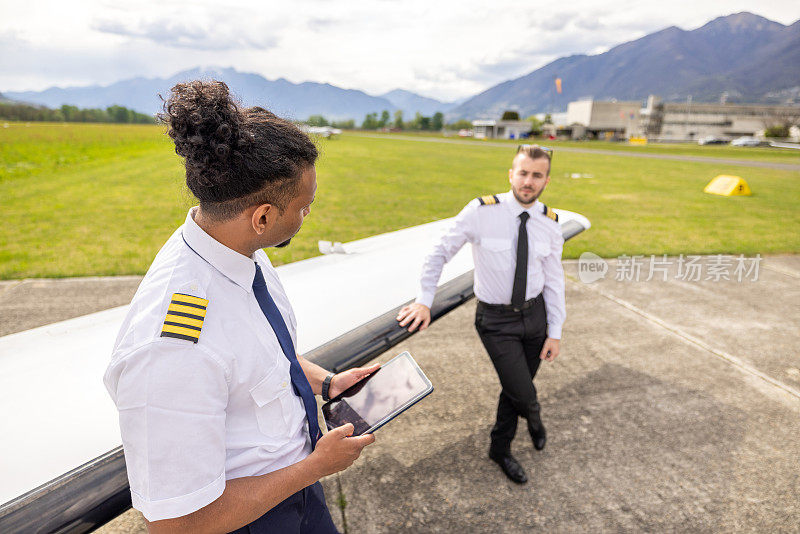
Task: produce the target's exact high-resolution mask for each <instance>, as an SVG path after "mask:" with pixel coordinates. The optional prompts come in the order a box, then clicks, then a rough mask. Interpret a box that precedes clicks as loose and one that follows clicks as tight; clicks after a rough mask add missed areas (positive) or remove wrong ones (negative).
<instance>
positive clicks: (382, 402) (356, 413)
mask: <svg viewBox="0 0 800 534" xmlns="http://www.w3.org/2000/svg"><path fill="white" fill-rule="evenodd" d="M431 391H433V384H431V381H430V380H428V377H427V376H425V373H423V372H422V369H420V368H419V365H417V362H415V361H414V358H412V357H411V354H409V353H408V352H407V351H406V352H404V353H402V354H398V355H397V356H395V357H394V358H392V359H391V360H389V361H388V362H386V363H384V364H383V365H381V367H380V369H378V370H377V371H375V372H374V373H372V374H371V375H369V376H368V377H367V378H365V379H363V380H362V381H360V382H358V383H356V384H354V385H353V386H352V387H350V388H348V389H346V390H345V391H343V392H342V393H340V394H339V395H337V396H336V397H334V398H332V399H331V400H329V401H328V402H327V403H325V404H324V405H323V406H322V415H323V416H324V417H325V424H326V425H327V427H328V430H330V429H332V428H336V427H338V426H342V425H343V424H345V423H353V427H354V430H353V435H354V436H359V435H361V434H370V433H372V432H374V431H375V430H377V429H379V428H380V427H382V426H383V425H385V424H386V423H388V422H389V421H391V420H392V419H394V418H395V417H397V416H398V415H400V414H401V413H403V412H404V411H405V410H407V409H408V408H410V407H411V406H413V405H414V404H416V403H417V402H419V401H420V400H422V399H423V398H425V397H426V396H427V395H429V394H430V393H431Z"/></svg>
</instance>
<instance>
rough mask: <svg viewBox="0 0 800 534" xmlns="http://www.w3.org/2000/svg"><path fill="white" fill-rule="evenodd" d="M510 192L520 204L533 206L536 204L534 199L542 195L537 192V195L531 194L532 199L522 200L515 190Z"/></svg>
mask: <svg viewBox="0 0 800 534" xmlns="http://www.w3.org/2000/svg"><path fill="white" fill-rule="evenodd" d="M511 192H512V193H514V198H516V199H517V200H518V201H519V203H520V204H533V203H534V202H536V199H538V198H539V195H540V194H542V192H541V191H539V192H538V193H533V197H532V198H531V199H530V200H524V199H523V198H521V197H520V195H519V194H518V193H517V191H516V190H515V189H512V190H511Z"/></svg>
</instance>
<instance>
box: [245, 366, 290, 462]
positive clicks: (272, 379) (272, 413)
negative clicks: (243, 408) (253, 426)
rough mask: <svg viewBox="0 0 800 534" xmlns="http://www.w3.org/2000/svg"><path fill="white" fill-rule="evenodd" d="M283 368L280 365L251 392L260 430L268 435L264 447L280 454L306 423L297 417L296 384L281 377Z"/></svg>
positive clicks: (264, 439)
mask: <svg viewBox="0 0 800 534" xmlns="http://www.w3.org/2000/svg"><path fill="white" fill-rule="evenodd" d="M282 370H283V368H282V367H281V366H280V365H278V366H276V367H275V368H274V369H273V370H272V371H270V373H269V374H268V375H267V376H266V377H264V378H263V379H262V380H261V381H260V382H259V383H258V384H256V385H255V386H253V387H252V388H250V396H251V397H252V399H253V409H254V410H255V415H256V420H257V421H258V429H259V430H260V431H261V433H262V434H263V435H264V438H263V446H264V448H265V449H267V450H268V451H276V450H278V449H279V448H280V447H281V445H283V444H284V443H286V441H288V440H289V438H291V437H292V436H293V435H294V432H296V431H297V428H296V427H297V426H298V425H297V423H298V422H299V423H300V424H302V419H300V418H298V414H297V413H296V410H295V408H296V406H295V403H296V400H295V398H294V397H295V395H294V392H293V390H292V382H291V380H290V378H289V377H288V376H286V377H284V376H281V371H282Z"/></svg>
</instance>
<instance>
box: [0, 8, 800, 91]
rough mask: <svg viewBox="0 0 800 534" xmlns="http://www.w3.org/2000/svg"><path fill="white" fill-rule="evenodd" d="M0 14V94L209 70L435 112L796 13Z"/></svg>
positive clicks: (73, 11) (760, 10) (797, 12)
mask: <svg viewBox="0 0 800 534" xmlns="http://www.w3.org/2000/svg"><path fill="white" fill-rule="evenodd" d="M0 2H1V3H2V4H3V5H2V6H1V8H2V12H3V14H4V17H3V19H2V20H0V91H3V90H7V91H10V90H24V89H43V88H45V87H48V86H52V85H66V84H76V83H79V84H88V83H99V84H104V85H105V84H109V83H112V82H114V81H117V80H119V79H123V78H130V77H135V76H146V77H151V76H165V75H168V74H172V73H174V72H177V71H179V70H183V69H187V68H191V67H194V66H197V65H203V64H204V65H210V64H211V65H220V66H231V67H234V68H236V69H237V70H241V71H249V72H257V73H259V74H261V75H263V76H265V77H267V78H270V79H275V78H279V77H284V78H286V79H288V80H290V81H292V82H302V81H307V80H311V81H318V82H328V83H331V84H334V85H338V86H340V87H344V88H357V89H362V90H365V91H367V92H369V93H372V94H379V93H383V92H386V91H388V90H391V89H395V88H398V87H399V88H404V89H408V90H412V91H416V92H419V93H421V94H425V95H429V96H433V97H436V98H440V99H444V100H452V99H456V98H460V97H464V96H468V95H472V94H475V93H478V92H480V91H483V90H485V89H487V88H488V87H491V86H492V85H495V84H497V83H499V82H501V81H504V80H506V79H510V78H514V77H517V76H520V75H523V74H526V73H528V72H530V71H532V70H534V69H536V68H538V67H541V66H543V65H544V64H546V63H548V62H550V61H553V60H555V59H557V58H558V57H561V56H565V55H571V54H578V53H587V54H591V53H598V52H601V51H605V50H607V49H609V48H611V47H613V46H615V45H617V44H620V43H622V42H625V41H629V40H632V39H636V38H639V37H642V36H644V35H646V34H647V33H651V32H653V31H655V30H658V29H662V28H665V27H667V26H671V25H677V26H679V27H681V28H684V29H694V28H696V27H699V26H701V25H702V24H704V23H705V22H707V21H708V20H711V19H713V18H715V17H717V16H720V15H727V14H730V13H733V12H737V11H743V10H750V11H754V12H756V13H758V14H760V15H762V16H765V17H767V18H770V19H772V20H778V21H779V22H781V23H784V24H787V23H791V22H793V21H794V20H796V19H798V18H800V4H798V3H797V2H795V1H789V0H773V1H772V2H770V3H768V4H766V5H763V6H755V5H753V4H752V2H750V1H749V0H748V1H745V0H729V1H728V2H725V3H724V4H720V3H719V2H715V1H712V0H666V1H664V2H660V3H655V2H638V3H634V4H631V2H629V1H624V2H623V1H621V0H607V1H606V2H603V3H602V4H598V3H596V2H592V1H590V0H573V1H572V2H570V3H569V4H564V5H563V6H562V5H559V4H558V3H550V4H547V5H543V6H537V5H532V6H529V7H526V6H525V5H523V4H520V3H519V2H517V1H512V0H495V1H494V2H492V3H488V2H482V1H480V0H460V1H457V0H440V1H438V2H431V1H430V0H405V1H402V2H400V1H391V0H384V1H380V2H356V1H346V0H340V1H337V2H327V1H321V0H305V1H297V2H293V3H287V2H257V1H255V0H253V1H247V0H239V1H234V2H226V3H224V4H221V3H218V2H212V1H210V0H201V1H196V2H192V3H183V2H174V1H171V0H141V1H138V2H130V3H115V2H112V1H111V0H91V1H89V0H87V1H83V2H56V1H55V0H50V1H45V2H29V3H18V2H17V3H11V1H10V0H0Z"/></svg>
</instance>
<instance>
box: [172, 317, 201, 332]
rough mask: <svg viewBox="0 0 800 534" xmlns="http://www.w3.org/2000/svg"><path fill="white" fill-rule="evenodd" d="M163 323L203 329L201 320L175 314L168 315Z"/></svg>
mask: <svg viewBox="0 0 800 534" xmlns="http://www.w3.org/2000/svg"><path fill="white" fill-rule="evenodd" d="M164 323H173V324H177V325H180V326H192V327H195V328H197V329H198V330H199V329H200V328H203V319H202V318H200V319H194V318H192V317H186V316H185V315H178V314H175V313H168V314H167V318H166V319H164Z"/></svg>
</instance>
